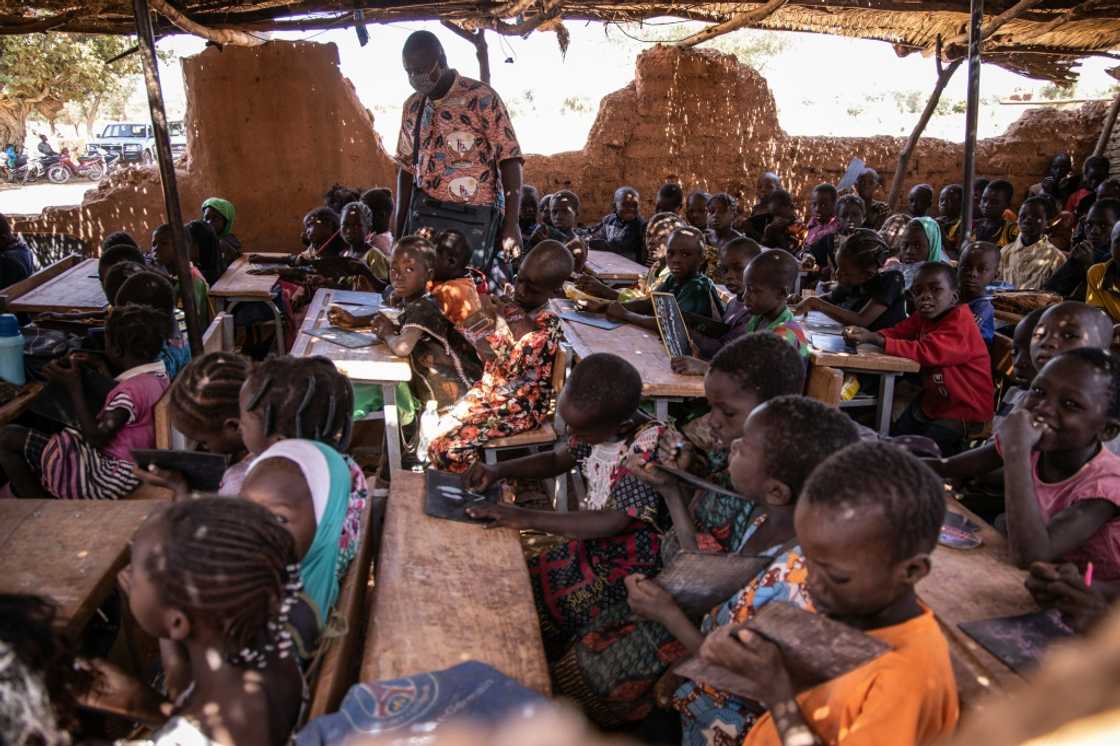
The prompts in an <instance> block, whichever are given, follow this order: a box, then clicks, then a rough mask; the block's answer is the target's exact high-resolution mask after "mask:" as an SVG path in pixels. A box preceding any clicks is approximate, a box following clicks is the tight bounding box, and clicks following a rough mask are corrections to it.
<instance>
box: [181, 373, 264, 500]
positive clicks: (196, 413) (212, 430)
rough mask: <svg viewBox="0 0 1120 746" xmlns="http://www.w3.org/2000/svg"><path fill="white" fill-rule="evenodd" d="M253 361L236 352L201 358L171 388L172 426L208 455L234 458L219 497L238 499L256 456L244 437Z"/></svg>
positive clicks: (231, 460) (220, 487) (223, 477)
mask: <svg viewBox="0 0 1120 746" xmlns="http://www.w3.org/2000/svg"><path fill="white" fill-rule="evenodd" d="M249 370H250V362H249V359H248V358H246V357H243V356H241V355H238V354H235V353H232V352H211V353H208V354H206V355H202V356H201V357H196V358H195V359H194V360H192V361H191V362H190V363H189V364H188V365H187V366H186V367H185V368H183V370H182V371H181V372H180V374H179V377H178V378H176V379H175V383H174V384H172V386H171V393H170V397H171V400H170V405H171V406H170V410H171V425H172V427H174V428H175V429H176V430H178V431H179V432H181V433H182V434H183V435H184V436H186V438H187V439H188V440H191V441H194V442H195V443H197V444H198V445H199V446H201V447H202V448H203V449H204V450H205V451H206V452H207V453H220V454H222V455H225V456H229V458H230V465H229V467H228V468H227V469H226V471H225V474H223V475H222V483H221V485H220V486H219V487H218V494H219V495H237V494H239V493H240V492H241V483H242V481H244V479H245V475H246V473H248V471H249V465H250V464H251V463H252V460H253V456H252V454H250V453H249V452H248V449H247V448H246V447H245V441H244V440H243V439H242V437H241V424H240V423H241V404H240V398H241V387H242V386H243V385H244V384H245V381H246V380H247V379H248V378H249Z"/></svg>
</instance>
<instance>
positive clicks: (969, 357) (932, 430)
mask: <svg viewBox="0 0 1120 746" xmlns="http://www.w3.org/2000/svg"><path fill="white" fill-rule="evenodd" d="M910 292H911V294H912V296H913V298H914V304H915V306H916V307H917V308H916V310H917V313H915V314H914V315H913V316H911V317H910V318H908V319H906V320H905V321H903V322H902V323H900V324H898V325H896V326H893V327H891V328H889V329H883V330H882V331H879V332H873V331H868V330H867V329H861V328H859V327H847V328H845V329H844V338H845V339H847V340H848V341H849V342H851V343H853V344H873V345H878V346H880V347H883V348H885V349H886V352H887V354H888V355H895V356H898V357H905V358H909V359H911V360H914V361H916V362H918V363H919V364H920V365H921V366H922V370H921V374H922V395H921V396H920V397H919V398H918V399H916V400H915V401H913V402H912V403H911V404H910V406H909V407H908V408H907V409H906V411H905V412H903V413H902V416H901V417H899V418H898V420H897V421H896V422H895V424H894V426H893V427H892V428H891V435H923V436H925V437H927V438H930V439H932V440H933V441H934V442H936V443H937V445H938V446H939V447H940V448H941V453H942V454H944V455H946V456H951V455H953V454H955V453H959V452H960V450H961V449H962V447H963V446H964V441H965V437H966V436H967V434H968V430H969V426H973V425H982V424H984V423H987V422H988V421H989V420H991V419H992V408H993V400H994V397H995V389H994V387H993V385H992V371H991V365H992V364H991V359H990V358H989V356H988V348H987V347H986V346H985V345H984V340H983V339H982V338H981V337H980V330H979V329H978V328H977V326H976V322H975V321H974V320H973V318H972V313H971V312H970V311H969V309H968V306H965V305H960V304H959V303H958V300H959V298H960V296H959V293H958V290H957V275H956V273H955V272H954V271H953V268H952V267H950V266H949V265H948V264H940V263H934V262H926V263H925V264H923V265H922V268H921V269H920V270H918V274H917V276H916V277H915V278H914V285H913V287H911V289H910Z"/></svg>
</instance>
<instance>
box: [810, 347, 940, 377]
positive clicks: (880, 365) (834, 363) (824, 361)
mask: <svg viewBox="0 0 1120 746" xmlns="http://www.w3.org/2000/svg"><path fill="white" fill-rule="evenodd" d="M809 356H810V359H811V360H812V363H813V365H823V366H825V367H828V368H840V369H842V370H856V371H866V372H868V373H917V372H918V371H919V370H921V369H922V366H920V365H918V363H917V362H915V361H914V360H910V359H908V358H904V357H895V356H894V355H884V354H883V353H881V352H860V353H856V354H852V353H848V352H825V351H824V350H818V349H816V348H813V349H812V350H810V352H809Z"/></svg>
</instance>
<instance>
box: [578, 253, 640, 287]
mask: <svg viewBox="0 0 1120 746" xmlns="http://www.w3.org/2000/svg"><path fill="white" fill-rule="evenodd" d="M587 271H588V272H590V273H591V274H593V275H595V276H596V277H598V278H599V279H601V280H619V281H622V280H625V281H629V282H637V281H638V278H639V277H644V276H645V274H646V272H648V271H649V267H647V266H645V265H644V264H638V263H637V262H635V261H634V260H633V259H627V258H626V257H624V256H622V255H621V254H616V253H614V252H613V251H588V252H587Z"/></svg>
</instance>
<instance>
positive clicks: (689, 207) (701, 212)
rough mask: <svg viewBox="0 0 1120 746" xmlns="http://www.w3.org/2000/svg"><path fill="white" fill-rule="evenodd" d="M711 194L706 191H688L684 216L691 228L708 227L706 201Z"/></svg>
mask: <svg viewBox="0 0 1120 746" xmlns="http://www.w3.org/2000/svg"><path fill="white" fill-rule="evenodd" d="M711 198H712V195H710V194H708V193H707V192H701V191H699V190H698V191H695V192H689V195H688V200H687V201H686V202H685V205H684V218H685V220H686V221H688V224H689V225H691V226H692V227H693V228H697V229H699V230H706V229H707V227H708V201H709V200H710V199H711Z"/></svg>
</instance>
